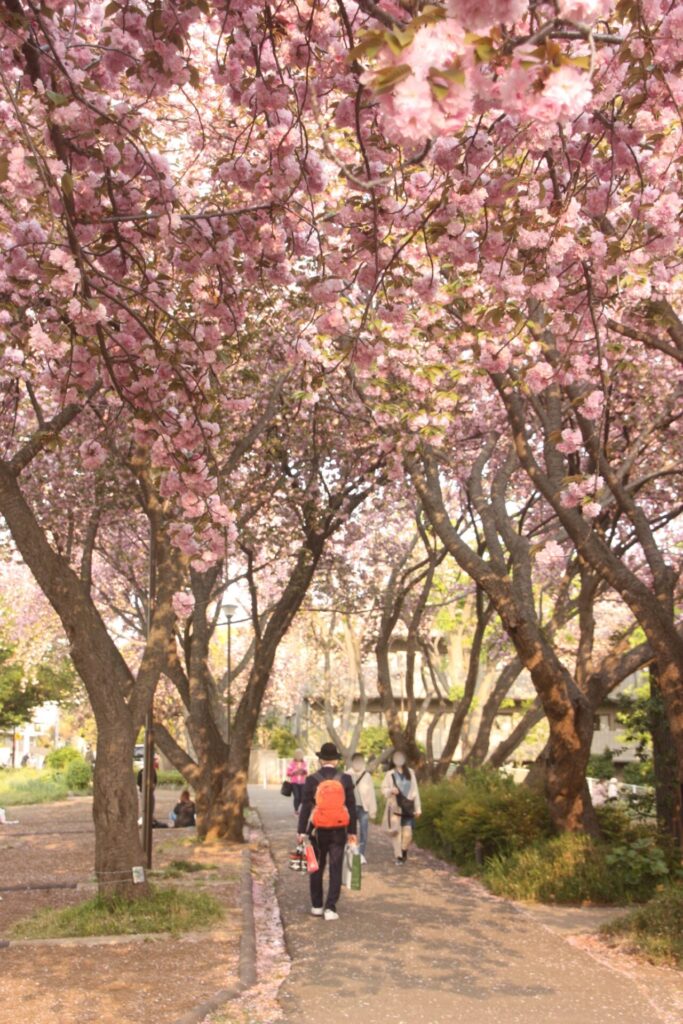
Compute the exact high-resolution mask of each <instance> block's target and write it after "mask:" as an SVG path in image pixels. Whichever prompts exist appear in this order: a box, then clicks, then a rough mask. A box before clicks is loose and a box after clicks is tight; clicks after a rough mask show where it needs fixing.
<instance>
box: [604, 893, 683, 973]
mask: <svg viewBox="0 0 683 1024" xmlns="http://www.w3.org/2000/svg"><path fill="white" fill-rule="evenodd" d="M601 931H602V932H603V934H606V935H610V936H616V937H618V938H625V939H627V940H628V942H629V944H630V945H633V946H634V947H635V949H636V950H638V951H640V952H642V953H644V954H645V955H646V956H647V957H648V958H649V959H651V960H654V961H655V963H669V964H674V965H675V966H677V967H683V885H680V884H678V885H668V886H665V887H664V888H663V889H662V890H661V892H658V893H657V895H656V896H655V897H654V898H653V899H652V900H651V901H650V902H649V903H647V904H646V905H645V906H644V907H640V908H639V909H638V910H634V911H633V912H632V913H630V914H628V915H627V916H626V917H621V918H619V919H618V920H617V921H609V922H608V923H607V924H606V925H603V927H602V928H601Z"/></svg>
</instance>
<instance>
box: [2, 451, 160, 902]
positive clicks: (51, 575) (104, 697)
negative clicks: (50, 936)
mask: <svg viewBox="0 0 683 1024" xmlns="http://www.w3.org/2000/svg"><path fill="white" fill-rule="evenodd" d="M0 513H1V514H2V515H3V517H4V519H5V522H6V523H7V526H8V528H9V530H10V532H11V534H12V538H13V540H14V542H15V544H16V546H17V548H18V550H19V551H20V553H21V556H22V558H23V559H24V561H25V562H26V564H27V565H28V567H29V569H30V570H31V572H32V573H33V576H34V578H35V579H36V582H37V583H38V585H39V586H40V588H41V590H42V591H43V593H44V594H45V596H46V597H47V599H48V600H49V602H50V604H51V605H52V607H53V608H54V610H55V612H56V613H57V615H58V616H59V618H60V620H61V622H62V625H63V627H64V630H65V633H66V635H67V637H68V639H69V643H70V648H71V657H72V660H73V663H74V666H75V668H76V671H77V672H78V674H79V676H80V677H81V679H82V681H83V683H84V685H85V688H86V691H87V693H88V698H89V700H90V703H91V706H92V709H93V713H94V716H95V721H96V725H97V735H98V740H97V759H96V764H95V777H94V787H95V799H94V805H93V818H94V823H95V873H96V877H97V880H98V886H99V890H100V892H101V893H102V894H103V895H107V896H108V895H119V896H123V897H125V898H128V899H134V898H137V897H140V896H143V895H144V894H145V893H146V891H147V883H146V882H144V883H141V884H136V883H134V882H133V878H132V869H133V867H137V866H140V865H142V864H144V859H143V854H142V849H141V845H140V838H139V833H138V828H137V817H138V805H137V795H136V792H135V783H134V777H133V772H132V762H133V745H134V743H135V738H136V736H137V733H138V731H139V729H140V727H141V725H142V723H143V721H144V716H145V711H146V709H147V706H148V705H149V702H150V701H151V699H152V694H153V692H154V688H155V686H156V683H157V680H158V678H159V675H160V673H161V669H162V666H163V661H164V659H165V649H166V646H167V644H168V638H169V637H170V635H171V632H172V628H173V622H174V618H175V617H174V615H173V611H172V608H171V597H172V595H173V593H174V592H175V590H176V589H177V587H178V582H179V568H178V565H177V563H176V562H175V561H174V559H173V558H172V557H171V554H170V548H169V546H168V544H167V540H166V538H165V536H164V535H163V534H161V533H157V534H156V537H155V539H156V545H157V549H158V576H157V578H158V590H157V606H156V608H155V612H154V615H153V617H152V625H151V630H150V635H149V638H148V641H147V644H146V647H145V651H144V654H143V658H142V662H141V665H140V668H139V670H138V673H137V677H134V676H133V674H132V673H131V671H130V669H129V667H128V665H127V664H126V662H125V661H124V659H123V657H122V655H121V653H120V652H119V650H118V648H117V647H116V644H115V643H114V641H113V639H112V638H111V636H110V635H109V633H108V631H107V629H106V626H105V624H104V621H103V619H102V617H101V616H100V614H99V612H98V610H97V608H96V606H95V604H94V602H93V599H92V597H91V594H90V587H89V582H88V580H87V579H86V580H84V579H83V578H82V577H81V576H79V575H78V574H77V573H76V572H75V571H74V570H73V569H72V567H71V566H70V565H69V563H68V561H67V560H66V558H65V557H64V556H63V555H61V554H60V553H58V552H57V551H55V550H54V548H53V547H52V546H51V544H50V543H49V541H48V539H47V536H46V533H45V531H44V530H43V529H42V527H41V526H40V524H39V523H38V521H37V519H36V517H35V515H34V513H33V511H32V509H31V508H30V506H29V505H28V503H27V501H26V499H25V497H24V495H23V493H22V491H21V488H20V485H19V481H18V472H17V471H16V464H15V467H12V465H11V464H8V463H6V462H4V463H0Z"/></svg>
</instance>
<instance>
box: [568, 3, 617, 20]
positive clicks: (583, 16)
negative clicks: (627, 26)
mask: <svg viewBox="0 0 683 1024" xmlns="http://www.w3.org/2000/svg"><path fill="white" fill-rule="evenodd" d="M557 6H558V11H559V14H560V17H561V18H566V19H567V20H568V21H578V22H581V23H582V24H587V25H590V24H592V23H593V22H595V21H598V19H599V18H606V17H608V15H609V14H610V12H611V10H612V8H613V3H612V0H558V5H557Z"/></svg>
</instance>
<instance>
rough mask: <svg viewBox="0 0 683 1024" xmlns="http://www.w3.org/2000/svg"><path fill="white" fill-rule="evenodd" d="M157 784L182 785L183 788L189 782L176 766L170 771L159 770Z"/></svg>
mask: <svg viewBox="0 0 683 1024" xmlns="http://www.w3.org/2000/svg"><path fill="white" fill-rule="evenodd" d="M157 786H176V787H177V786H181V787H182V788H183V789H184V788H185V787H186V786H187V782H186V781H185V779H184V778H183V776H182V775H181V774H180V772H179V771H176V769H175V768H171V769H170V770H169V771H165V772H162V771H159V772H157Z"/></svg>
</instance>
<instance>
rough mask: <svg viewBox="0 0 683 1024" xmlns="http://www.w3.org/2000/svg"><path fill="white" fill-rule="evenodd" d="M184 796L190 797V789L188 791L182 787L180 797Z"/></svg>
mask: <svg viewBox="0 0 683 1024" xmlns="http://www.w3.org/2000/svg"><path fill="white" fill-rule="evenodd" d="M185 796H186V797H187V799H188V800H189V799H190V791H189V789H183V790H182V792H181V794H180V799H181V800H182V799H183V797H185Z"/></svg>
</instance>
